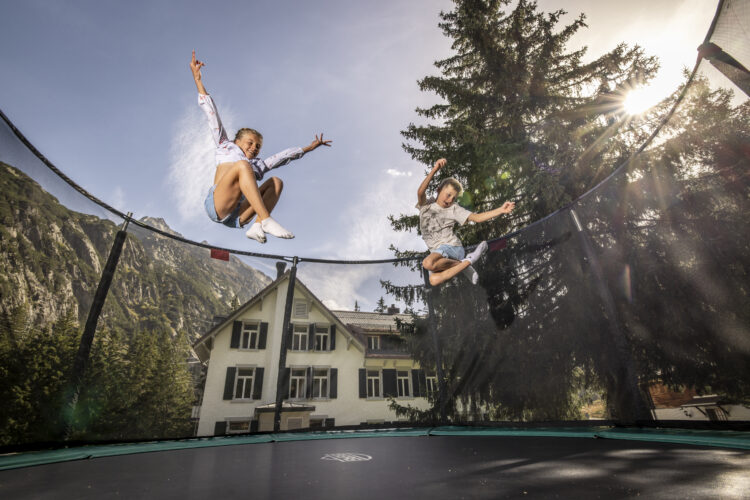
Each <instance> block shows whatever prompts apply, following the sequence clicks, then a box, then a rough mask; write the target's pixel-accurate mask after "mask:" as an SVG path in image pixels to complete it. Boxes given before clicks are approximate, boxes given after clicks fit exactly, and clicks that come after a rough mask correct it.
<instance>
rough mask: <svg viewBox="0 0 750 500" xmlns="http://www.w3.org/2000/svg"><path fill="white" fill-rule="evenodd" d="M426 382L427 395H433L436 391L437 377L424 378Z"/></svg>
mask: <svg viewBox="0 0 750 500" xmlns="http://www.w3.org/2000/svg"><path fill="white" fill-rule="evenodd" d="M425 380H426V381H427V393H428V394H434V393H436V392H437V390H438V383H437V377H436V376H435V375H431V376H428V377H426V378H425Z"/></svg>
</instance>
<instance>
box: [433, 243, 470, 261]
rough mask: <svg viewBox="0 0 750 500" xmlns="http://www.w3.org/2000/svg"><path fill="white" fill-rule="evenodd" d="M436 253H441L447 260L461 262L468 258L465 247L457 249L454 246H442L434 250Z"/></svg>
mask: <svg viewBox="0 0 750 500" xmlns="http://www.w3.org/2000/svg"><path fill="white" fill-rule="evenodd" d="M433 252H435V253H439V254H440V255H442V256H443V257H445V258H447V259H453V260H461V259H463V258H464V257H465V256H466V250H464V247H460V246H459V247H457V246H453V245H440V246H439V247H437V249H435V250H433Z"/></svg>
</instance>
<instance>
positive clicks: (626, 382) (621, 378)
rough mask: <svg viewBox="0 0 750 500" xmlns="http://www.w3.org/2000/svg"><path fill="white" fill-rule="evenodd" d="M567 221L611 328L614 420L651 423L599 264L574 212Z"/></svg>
mask: <svg viewBox="0 0 750 500" xmlns="http://www.w3.org/2000/svg"><path fill="white" fill-rule="evenodd" d="M570 218H571V220H572V221H573V226H574V228H575V230H576V233H577V234H578V237H579V241H580V243H581V248H582V249H583V253H584V255H585V256H586V259H587V260H588V263H589V265H590V266H591V270H592V271H593V274H594V281H595V282H596V283H595V284H596V288H597V292H598V294H599V297H600V298H601V300H602V303H603V305H604V309H605V311H606V314H607V318H608V321H609V324H610V329H609V332H610V338H611V340H612V344H613V346H614V350H615V354H616V357H615V359H614V360H613V361H615V362H616V363H617V364H616V365H615V366H614V367H613V369H614V370H613V379H614V382H616V383H617V386H618V387H621V388H622V389H621V390H619V391H617V393H616V394H614V396H615V405H616V409H617V411H618V412H620V413H621V414H618V415H617V417H618V419H619V420H620V421H622V422H623V423H628V424H634V423H637V422H638V421H651V420H653V416H652V415H651V410H650V409H649V407H648V406H647V404H646V402H645V400H644V396H643V393H642V391H641V390H640V388H639V387H638V375H637V373H636V370H635V368H634V366H635V363H634V360H633V356H632V354H631V349H630V342H628V338H627V336H626V335H625V332H624V331H623V329H622V326H621V325H620V321H619V319H618V314H617V309H616V307H615V302H614V298H613V297H612V292H611V291H610V290H609V287H608V286H607V284H606V280H605V278H604V273H603V272H602V267H601V264H600V262H599V259H598V257H597V256H596V253H595V252H594V249H593V248H592V246H591V242H590V241H589V239H588V235H587V234H586V231H585V229H584V228H583V225H582V224H581V221H580V219H579V218H578V214H577V213H576V211H575V210H574V209H570Z"/></svg>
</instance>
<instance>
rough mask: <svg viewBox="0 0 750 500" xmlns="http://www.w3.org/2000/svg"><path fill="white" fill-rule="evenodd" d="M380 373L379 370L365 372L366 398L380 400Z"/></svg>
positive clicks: (381, 395)
mask: <svg viewBox="0 0 750 500" xmlns="http://www.w3.org/2000/svg"><path fill="white" fill-rule="evenodd" d="M381 385H382V384H381V383H380V371H379V370H367V397H368V398H382V397H383V394H382V393H381V392H380V386H381Z"/></svg>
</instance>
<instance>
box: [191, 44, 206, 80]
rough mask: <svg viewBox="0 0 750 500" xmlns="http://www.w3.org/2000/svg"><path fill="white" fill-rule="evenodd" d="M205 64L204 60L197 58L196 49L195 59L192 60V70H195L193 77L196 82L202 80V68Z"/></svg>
mask: <svg viewBox="0 0 750 500" xmlns="http://www.w3.org/2000/svg"><path fill="white" fill-rule="evenodd" d="M203 66H205V64H204V63H203V62H202V61H199V60H198V59H196V58H195V51H193V59H192V60H191V61H190V71H192V72H193V78H195V81H196V82H199V81H200V80H201V68H202V67H203Z"/></svg>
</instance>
